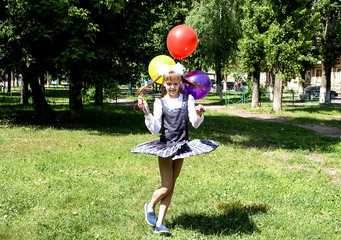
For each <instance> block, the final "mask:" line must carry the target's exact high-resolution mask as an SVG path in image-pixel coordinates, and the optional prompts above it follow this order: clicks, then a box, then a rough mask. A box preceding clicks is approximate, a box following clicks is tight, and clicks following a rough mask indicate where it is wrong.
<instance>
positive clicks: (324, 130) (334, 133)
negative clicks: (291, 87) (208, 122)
mask: <svg viewBox="0 0 341 240" xmlns="http://www.w3.org/2000/svg"><path fill="white" fill-rule="evenodd" d="M206 108H207V109H212V110H216V111H218V112H222V113H227V114H231V115H235V116H239V117H243V118H249V119H253V120H259V121H263V122H280V123H286V122H289V121H290V120H291V119H290V118H287V117H283V116H273V115H271V114H268V113H257V112H250V111H247V110H244V109H236V108H230V107H228V108H227V107H225V106H214V105H206ZM339 118H340V119H341V117H336V116H335V117H334V116H333V117H331V120H332V119H333V120H335V119H339ZM295 126H298V127H301V128H306V129H310V130H313V131H315V132H318V133H321V134H323V135H325V136H329V137H335V138H337V137H340V138H341V129H339V128H336V127H326V126H321V125H317V124H309V125H301V124H295Z"/></svg>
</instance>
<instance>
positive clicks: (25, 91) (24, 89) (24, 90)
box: [20, 78, 30, 105]
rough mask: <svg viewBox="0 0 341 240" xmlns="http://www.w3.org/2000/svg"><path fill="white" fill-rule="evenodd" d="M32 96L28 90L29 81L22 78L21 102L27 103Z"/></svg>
mask: <svg viewBox="0 0 341 240" xmlns="http://www.w3.org/2000/svg"><path fill="white" fill-rule="evenodd" d="M29 97H30V94H29V91H28V81H27V79H26V78H22V79H21V98H20V104H23V105H27V104H28V99H29Z"/></svg>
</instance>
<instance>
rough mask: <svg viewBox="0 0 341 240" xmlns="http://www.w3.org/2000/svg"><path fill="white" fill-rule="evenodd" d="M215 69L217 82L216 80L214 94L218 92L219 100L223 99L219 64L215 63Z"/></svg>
mask: <svg viewBox="0 0 341 240" xmlns="http://www.w3.org/2000/svg"><path fill="white" fill-rule="evenodd" d="M216 66H217V67H216V69H215V73H216V77H217V82H216V94H219V98H220V102H221V101H223V90H222V87H221V80H222V78H221V65H220V64H217V65H216Z"/></svg>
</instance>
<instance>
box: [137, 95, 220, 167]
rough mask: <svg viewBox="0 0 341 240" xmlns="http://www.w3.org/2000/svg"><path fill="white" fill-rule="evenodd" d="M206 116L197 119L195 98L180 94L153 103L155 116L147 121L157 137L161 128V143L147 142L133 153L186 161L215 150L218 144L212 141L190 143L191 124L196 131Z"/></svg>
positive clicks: (157, 141) (148, 117) (196, 140)
mask: <svg viewBox="0 0 341 240" xmlns="http://www.w3.org/2000/svg"><path fill="white" fill-rule="evenodd" d="M203 120H204V116H203V115H202V116H201V118H199V117H198V116H197V113H196V110H195V104H194V98H193V96H192V95H183V94H181V93H180V94H179V97H178V98H170V97H169V96H168V95H166V96H165V97H163V98H160V99H156V100H155V102H154V115H152V114H151V113H150V114H149V115H148V116H146V117H145V124H146V126H147V128H148V129H149V131H150V132H151V133H152V134H154V135H156V134H158V133H159V131H160V129H161V127H162V126H163V128H162V133H161V137H160V139H159V140H153V141H149V142H145V143H142V144H139V145H137V146H135V147H134V148H133V149H132V150H131V152H132V153H145V154H151V155H155V156H158V157H163V158H168V157H172V159H173V160H176V159H180V158H187V157H191V156H195V155H199V154H203V153H208V152H211V151H213V150H214V149H216V148H217V147H218V146H219V144H218V143H216V142H213V141H210V140H203V139H200V140H199V139H195V140H189V139H188V121H190V122H191V123H192V126H193V127H194V128H198V127H199V126H200V124H201V123H202V122H203Z"/></svg>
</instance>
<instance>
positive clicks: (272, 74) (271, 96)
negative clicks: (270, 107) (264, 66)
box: [269, 69, 276, 102]
mask: <svg viewBox="0 0 341 240" xmlns="http://www.w3.org/2000/svg"><path fill="white" fill-rule="evenodd" d="M275 79H276V74H275V72H274V71H273V69H270V76H269V100H270V102H273V101H274V86H275Z"/></svg>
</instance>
